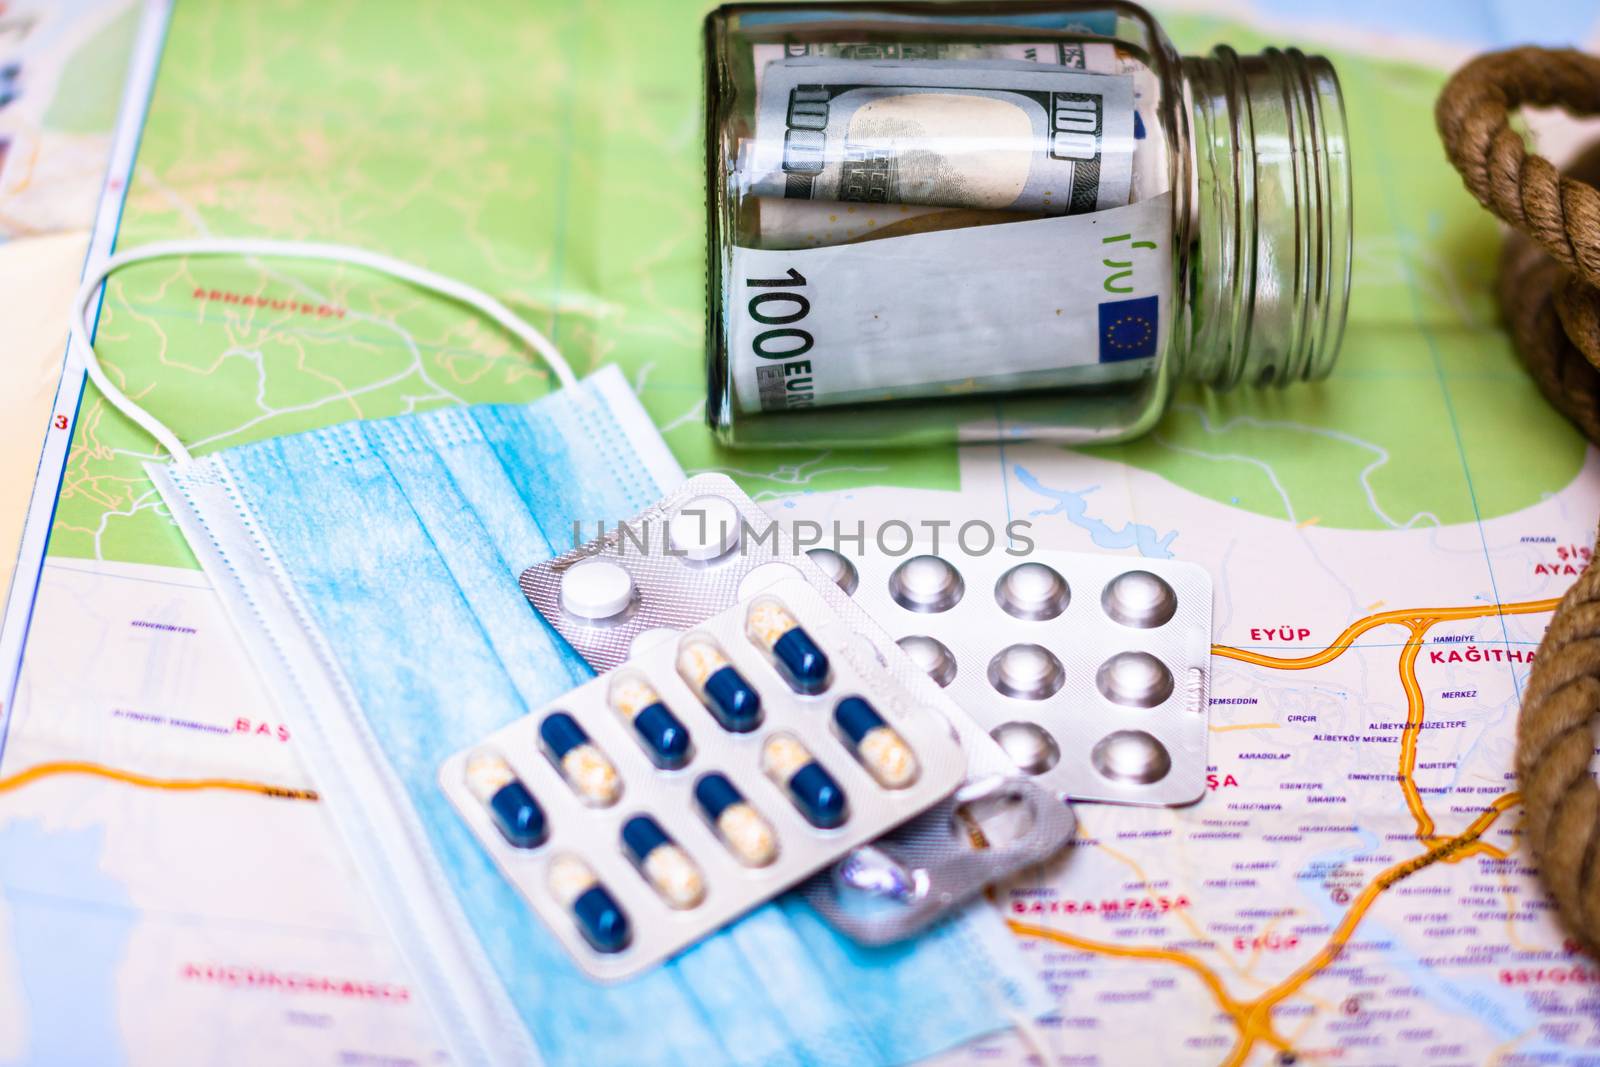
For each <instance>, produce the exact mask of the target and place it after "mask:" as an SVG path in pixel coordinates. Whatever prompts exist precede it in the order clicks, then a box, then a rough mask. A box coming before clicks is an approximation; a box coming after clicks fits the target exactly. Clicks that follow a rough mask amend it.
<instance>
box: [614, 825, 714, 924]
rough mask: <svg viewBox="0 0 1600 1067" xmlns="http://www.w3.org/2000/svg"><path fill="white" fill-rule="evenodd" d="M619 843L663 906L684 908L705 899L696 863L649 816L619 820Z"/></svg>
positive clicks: (703, 878) (703, 880) (704, 880)
mask: <svg viewBox="0 0 1600 1067" xmlns="http://www.w3.org/2000/svg"><path fill="white" fill-rule="evenodd" d="M622 845H623V847H624V848H625V849H627V851H628V855H629V856H630V857H631V858H632V859H633V862H634V865H635V866H636V867H638V868H639V873H641V874H643V875H644V880H645V881H647V882H649V883H650V887H651V888H652V889H654V890H655V891H656V894H657V895H658V896H660V897H661V899H662V900H664V901H666V903H667V907H669V908H676V909H678V910H679V911H687V910H688V909H690V908H694V907H698V906H699V904H700V902H701V901H702V900H704V899H706V879H705V876H704V875H703V874H701V873H700V867H699V866H698V865H697V864H696V863H695V862H694V860H692V859H690V858H689V854H688V853H687V852H685V851H684V850H683V849H681V848H679V847H678V845H677V843H676V842H675V841H673V840H672V838H670V837H668V836H667V832H666V831H665V830H663V829H662V828H661V824H660V823H658V822H656V821H655V820H654V819H652V818H651V817H650V816H648V815H635V816H634V817H633V818H631V819H629V820H628V821H627V822H625V823H623V824H622Z"/></svg>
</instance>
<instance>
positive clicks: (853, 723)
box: [833, 696, 920, 789]
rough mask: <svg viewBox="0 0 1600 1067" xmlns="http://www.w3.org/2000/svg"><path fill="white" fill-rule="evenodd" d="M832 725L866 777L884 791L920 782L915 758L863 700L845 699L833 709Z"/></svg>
mask: <svg viewBox="0 0 1600 1067" xmlns="http://www.w3.org/2000/svg"><path fill="white" fill-rule="evenodd" d="M833 721H834V724H835V725H836V726H838V727H839V732H840V733H841V734H843V735H844V736H845V738H846V739H847V740H848V741H849V742H850V749H851V751H852V752H854V753H855V754H856V759H857V760H859V761H860V763H861V766H863V767H865V768H866V769H867V773H868V774H870V775H872V777H873V778H875V779H877V782H878V784H879V785H881V786H883V787H884V788H885V789H904V788H906V787H907V786H909V785H910V784H911V783H912V782H915V781H916V780H917V774H918V772H919V771H920V768H919V767H918V766H917V757H916V754H915V753H913V752H912V751H911V746H910V745H908V744H906V742H905V738H903V737H901V736H900V734H899V732H898V731H896V730H895V728H894V727H893V726H890V725H889V724H888V723H887V722H884V720H883V716H882V715H879V714H878V710H877V709H876V708H874V707H873V706H872V705H871V704H869V703H867V702H866V701H865V700H863V699H862V698H861V697H856V696H851V697H845V698H844V699H843V700H841V701H839V706H838V707H836V708H834V709H833Z"/></svg>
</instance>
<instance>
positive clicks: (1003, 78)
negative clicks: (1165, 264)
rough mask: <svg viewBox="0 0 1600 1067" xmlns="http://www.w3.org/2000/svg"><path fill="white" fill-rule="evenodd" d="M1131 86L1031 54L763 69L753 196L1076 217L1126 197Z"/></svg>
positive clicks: (751, 173) (810, 62)
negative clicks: (1038, 60) (1044, 62)
mask: <svg viewBox="0 0 1600 1067" xmlns="http://www.w3.org/2000/svg"><path fill="white" fill-rule="evenodd" d="M1133 97H1134V94H1133V81H1132V79H1131V78H1129V77H1126V76H1123V75H1105V74H1086V73H1080V72H1078V71H1073V70H1067V69H1063V68H1060V67H1055V66H1041V65H1039V64H1032V63H1027V62H1019V63H1009V62H1001V61H986V62H959V61H955V62H946V61H926V62H913V61H906V62H892V63H891V62H885V63H878V62H866V61H853V60H837V59H789V60H782V61H779V62H774V63H769V64H768V65H767V66H766V68H765V70H764V73H763V77H762V82H761V89H760V92H759V95H758V98H757V101H756V131H755V138H754V143H753V145H752V146H751V152H750V156H749V159H748V167H749V170H748V174H747V176H746V177H747V181H748V192H750V193H752V194H754V195H756V196H781V197H785V198H789V199H799V200H831V201H844V202H851V201H855V202H861V201H866V202H877V203H901V204H927V205H936V206H944V207H968V208H982V209H988V210H999V211H1030V212H1043V213H1046V214H1056V215H1074V214H1083V213H1086V212H1091V211H1098V210H1103V209H1105V208H1109V207H1115V206H1118V205H1121V204H1126V203H1127V202H1128V199H1129V193H1130V187H1131V183H1132V175H1133V152H1134V137H1133V109H1134V99H1133Z"/></svg>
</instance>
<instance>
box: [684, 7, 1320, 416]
mask: <svg viewBox="0 0 1600 1067" xmlns="http://www.w3.org/2000/svg"><path fill="white" fill-rule="evenodd" d="M706 121H707V126H706V133H707V136H706V165H707V173H708V182H709V188H708V196H707V203H708V212H709V229H708V300H707V305H708V321H707V371H708V373H707V379H708V392H709V396H708V403H707V408H706V411H707V420H708V421H709V423H710V424H711V427H712V429H713V430H714V431H715V433H716V435H717V437H718V438H719V439H720V440H722V441H723V442H725V443H728V444H733V445H740V446H769V445H797V444H799V445H818V444H826V445H850V444H855V445H860V444H899V445H906V444H916V443H925V442H935V441H948V440H959V441H985V440H1004V439H1011V438H1018V437H1028V438H1042V439H1049V440H1056V441H1061V442H1066V443H1075V442H1076V443H1082V442H1105V441H1113V440H1119V439H1122V438H1126V437H1131V436H1134V435H1137V434H1140V433H1143V432H1144V431H1146V430H1148V429H1150V427H1151V426H1152V425H1153V424H1154V423H1155V421H1156V420H1157V419H1158V418H1159V417H1160V416H1161V413H1162V412H1163V410H1165V407H1166V405H1167V402H1168V400H1169V399H1170V397H1171V395H1172V392H1173V389H1174V387H1175V386H1176V385H1177V383H1179V382H1180V381H1189V382H1197V383H1200V384H1203V385H1205V386H1209V387H1212V388H1216V389H1227V388H1231V387H1233V386H1235V385H1238V384H1241V383H1244V384H1248V385H1253V386H1267V385H1284V384H1287V383H1289V382H1296V381H1306V380H1310V379H1315V378H1320V377H1323V376H1325V375H1326V374H1327V373H1328V372H1329V370H1330V369H1331V368H1332V366H1333V363H1334V360H1335V358H1336V357H1337V355H1338V351H1339V342H1340V338H1341V335H1342V333H1343V330H1344V321H1345V310H1346V305H1347V303H1348V294H1349V283H1350V245H1351V207H1350V169H1349V160H1348V155H1347V149H1346V139H1345V125H1344V105H1343V101H1342V99H1341V97H1340V92H1339V81H1338V78H1337V76H1336V75H1335V73H1334V71H1333V68H1332V66H1331V65H1330V64H1329V63H1328V61H1327V60H1326V59H1324V58H1322V57H1320V56H1307V55H1305V54H1303V53H1301V52H1299V51H1297V50H1294V49H1289V50H1287V51H1280V50H1277V49H1268V50H1267V51H1265V52H1262V53H1261V54H1259V55H1247V56H1241V55H1239V54H1238V53H1237V52H1235V51H1234V50H1233V49H1231V48H1228V47H1226V46H1221V47H1218V48H1216V49H1215V50H1214V51H1212V53H1211V54H1210V55H1209V56H1205V57H1193V56H1188V57H1180V56H1179V55H1178V54H1177V53H1176V52H1175V51H1174V49H1173V47H1172V45H1171V44H1170V43H1169V42H1168V41H1167V39H1166V37H1165V35H1164V34H1163V33H1162V31H1161V28H1160V27H1159V26H1158V25H1157V23H1156V22H1155V20H1154V19H1152V18H1151V16H1150V15H1149V14H1147V13H1146V12H1145V11H1144V10H1142V9H1141V8H1138V7H1135V6H1133V5H1132V4H1124V3H1085V4H1079V3H1072V2H1067V3H1031V2H1026V0H1024V2H1014V3H937V4H934V3H893V4H862V5H855V6H837V7H835V6H820V5H810V4H805V5H800V4H773V5H765V4H755V5H746V4H739V5H730V6H725V7H722V8H720V9H718V10H716V11H714V12H712V13H711V14H710V15H709V16H708V17H707V19H706Z"/></svg>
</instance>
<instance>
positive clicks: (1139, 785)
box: [811, 545, 1212, 806]
mask: <svg viewBox="0 0 1600 1067" xmlns="http://www.w3.org/2000/svg"><path fill="white" fill-rule="evenodd" d="M941 547H942V548H944V549H945V551H944V552H943V554H941V555H935V554H934V553H933V552H932V551H931V546H928V545H914V546H912V547H911V548H910V549H909V550H908V551H906V552H905V553H903V554H900V555H896V556H889V555H885V554H883V553H866V554H860V555H851V556H846V555H843V554H841V553H839V552H836V551H833V550H832V549H825V548H817V549H812V550H811V557H812V558H813V560H815V561H816V562H817V563H819V565H821V566H822V567H823V569H824V570H826V571H828V573H829V574H830V575H831V576H833V577H834V579H835V581H837V582H838V583H839V585H840V588H842V589H845V590H847V591H848V592H849V595H850V596H851V599H853V600H854V601H855V602H856V603H858V604H860V605H862V606H863V607H864V608H866V609H867V611H868V612H869V613H871V615H872V617H873V618H875V619H877V620H878V621H879V622H880V623H882V624H883V626H884V627H885V628H886V629H888V631H889V632H890V633H891V634H893V635H894V637H895V639H896V640H897V641H898V643H899V644H900V647H901V648H903V649H905V650H906V651H907V652H908V653H910V654H911V655H912V657H913V658H915V659H916V660H917V661H918V662H919V663H920V664H922V666H923V667H924V668H925V669H926V670H927V671H928V674H929V675H930V677H932V678H934V679H935V680H936V681H937V682H938V683H939V684H940V685H942V686H943V687H944V688H945V691H946V692H947V693H950V694H951V695H952V696H954V697H955V700H956V703H958V704H960V705H961V707H962V708H963V709H964V710H965V711H966V712H967V713H968V714H969V715H971V716H973V717H974V718H976V719H977V720H978V721H979V722H980V723H982V724H983V726H984V727H985V728H986V729H988V730H989V732H990V734H991V735H992V736H993V737H994V738H995V740H996V741H998V742H999V743H1000V745H1001V747H1002V748H1004V749H1005V750H1006V752H1007V753H1008V754H1009V755H1010V757H1011V759H1012V762H1013V763H1015V765H1016V766H1017V767H1018V768H1019V769H1021V770H1023V771H1025V772H1027V773H1029V774H1031V775H1033V776H1034V778H1035V780H1037V781H1039V782H1042V783H1044V784H1045V785H1047V786H1048V787H1049V788H1051V789H1054V790H1057V791H1058V792H1060V793H1062V794H1063V795H1065V796H1067V797H1069V798H1071V799H1073V800H1085V801H1105V802H1111V803H1122V804H1146V805H1167V806H1173V805H1182V804H1191V803H1193V802H1195V801H1197V800H1199V799H1200V798H1201V797H1202V796H1203V795H1204V794H1205V779H1206V747H1207V730H1208V728H1209V726H1208V724H1209V720H1210V714H1209V710H1208V707H1207V704H1208V701H1207V695H1206V694H1207V687H1208V686H1207V683H1208V679H1209V670H1210V660H1211V588H1212V583H1211V576H1210V575H1209V574H1208V573H1207V572H1206V571H1205V570H1204V569H1203V568H1201V567H1198V566H1195V565H1194V564H1191V563H1180V562H1175V561H1171V560H1149V559H1140V560H1130V559H1127V558H1126V557H1120V556H1100V555H1090V554H1087V553H1081V552H1054V551H1049V550H1042V549H1037V548H1036V549H1034V550H1033V551H1030V552H1028V553H1027V554H1026V555H1019V556H1014V555H1007V554H1006V553H1005V552H1004V551H994V552H990V553H985V554H983V555H966V554H964V553H962V552H961V550H960V548H959V546H955V547H951V546H941Z"/></svg>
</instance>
